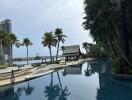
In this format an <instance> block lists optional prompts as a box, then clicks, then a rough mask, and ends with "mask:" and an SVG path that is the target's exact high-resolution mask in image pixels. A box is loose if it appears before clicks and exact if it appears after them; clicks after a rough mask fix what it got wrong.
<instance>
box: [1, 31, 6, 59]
mask: <svg viewBox="0 0 132 100" xmlns="http://www.w3.org/2000/svg"><path fill="white" fill-rule="evenodd" d="M5 36H6V32H4V31H0V56H1V60H2V62H3V59H4V58H3V57H4V55H3V41H4V38H5Z"/></svg>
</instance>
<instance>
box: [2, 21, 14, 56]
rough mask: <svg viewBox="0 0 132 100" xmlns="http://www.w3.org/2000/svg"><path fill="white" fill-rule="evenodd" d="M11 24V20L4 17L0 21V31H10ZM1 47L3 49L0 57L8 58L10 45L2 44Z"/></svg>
mask: <svg viewBox="0 0 132 100" xmlns="http://www.w3.org/2000/svg"><path fill="white" fill-rule="evenodd" d="M11 29H12V25H11V20H10V19H6V20H3V21H1V22H0V30H1V31H5V32H7V33H9V34H10V33H11V32H12V30H11ZM2 49H3V51H1V55H0V56H1V58H6V59H7V58H9V57H10V56H11V52H10V51H11V50H10V49H11V46H4V45H2Z"/></svg>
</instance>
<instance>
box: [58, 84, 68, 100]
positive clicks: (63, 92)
mask: <svg viewBox="0 0 132 100" xmlns="http://www.w3.org/2000/svg"><path fill="white" fill-rule="evenodd" d="M69 95H70V93H68V89H67V87H66V86H65V88H64V89H62V90H61V94H60V96H59V100H67V98H66V97H67V96H69Z"/></svg>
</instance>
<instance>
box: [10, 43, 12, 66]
mask: <svg viewBox="0 0 132 100" xmlns="http://www.w3.org/2000/svg"><path fill="white" fill-rule="evenodd" d="M12 57H13V54H12V44H11V45H10V65H12V62H13V61H12Z"/></svg>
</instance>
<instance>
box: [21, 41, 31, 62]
mask: <svg viewBox="0 0 132 100" xmlns="http://www.w3.org/2000/svg"><path fill="white" fill-rule="evenodd" d="M22 44H23V45H25V46H26V48H27V64H29V62H28V47H29V46H31V45H33V43H32V42H31V41H30V40H29V39H28V38H24V39H23V43H22Z"/></svg>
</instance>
